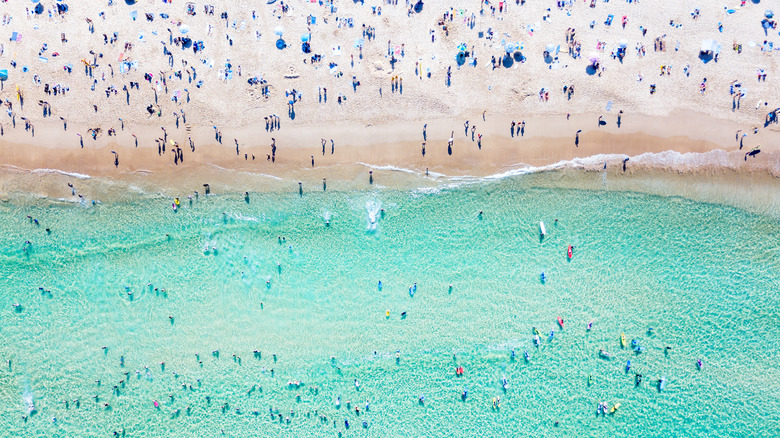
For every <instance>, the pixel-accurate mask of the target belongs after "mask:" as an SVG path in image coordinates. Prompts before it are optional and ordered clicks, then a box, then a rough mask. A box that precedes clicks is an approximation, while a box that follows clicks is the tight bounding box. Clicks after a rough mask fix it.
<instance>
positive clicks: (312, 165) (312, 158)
mask: <svg viewBox="0 0 780 438" xmlns="http://www.w3.org/2000/svg"><path fill="white" fill-rule="evenodd" d="M311 167H314V155H312V156H311Z"/></svg>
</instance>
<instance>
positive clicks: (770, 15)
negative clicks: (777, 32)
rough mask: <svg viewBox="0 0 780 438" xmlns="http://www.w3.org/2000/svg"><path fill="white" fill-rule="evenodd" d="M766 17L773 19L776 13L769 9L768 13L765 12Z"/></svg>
mask: <svg viewBox="0 0 780 438" xmlns="http://www.w3.org/2000/svg"><path fill="white" fill-rule="evenodd" d="M764 16H765V17H766V18H772V17H774V16H775V13H774V12H772V10H771V9H767V10H766V11H764Z"/></svg>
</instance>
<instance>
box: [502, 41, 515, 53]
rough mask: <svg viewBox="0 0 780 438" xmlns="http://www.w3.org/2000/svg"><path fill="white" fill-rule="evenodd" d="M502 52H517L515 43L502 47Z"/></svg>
mask: <svg viewBox="0 0 780 438" xmlns="http://www.w3.org/2000/svg"><path fill="white" fill-rule="evenodd" d="M504 50H506V53H512V52H514V51H515V50H517V43H508V44H507V45H506V46H504Z"/></svg>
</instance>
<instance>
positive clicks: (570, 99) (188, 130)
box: [0, 0, 780, 185]
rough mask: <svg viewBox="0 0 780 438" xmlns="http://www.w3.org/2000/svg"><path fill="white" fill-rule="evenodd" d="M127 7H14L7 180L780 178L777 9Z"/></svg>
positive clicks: (707, 5) (6, 48)
mask: <svg viewBox="0 0 780 438" xmlns="http://www.w3.org/2000/svg"><path fill="white" fill-rule="evenodd" d="M109 3H110V5H108V6H107V5H103V4H101V5H96V4H92V3H88V2H85V1H78V0H76V1H72V2H67V6H66V8H65V9H67V10H66V11H63V8H62V7H61V6H60V9H59V12H58V9H57V4H55V3H50V4H47V3H46V2H42V3H30V4H26V3H24V2H17V3H15V4H8V5H7V7H6V9H5V10H4V16H3V26H2V27H1V28H0V31H2V33H3V43H2V45H3V46H2V47H3V49H2V56H0V68H3V69H6V68H7V69H8V79H7V80H6V81H3V91H2V93H0V97H2V98H3V100H4V101H5V103H6V110H7V111H6V113H7V114H6V115H4V116H3V117H2V126H3V128H4V129H3V131H4V132H3V134H4V135H3V137H2V138H1V139H0V163H2V164H5V165H8V166H12V168H19V169H27V170H34V169H59V170H62V171H65V172H74V173H81V174H88V175H92V176H110V177H114V178H123V177H125V176H127V175H137V174H138V173H139V172H140V173H142V174H151V173H154V174H156V175H159V176H158V181H165V180H166V178H168V176H174V175H176V174H177V173H179V172H174V170H175V169H177V168H182V169H186V172H187V173H188V174H195V175H197V174H198V173H199V172H203V171H204V166H217V167H219V168H225V169H239V170H246V171H250V172H256V173H262V174H267V175H272V176H276V177H280V178H282V179H283V180H285V181H295V180H304V181H309V182H313V181H318V180H319V179H321V178H330V179H331V180H338V179H340V178H346V179H349V178H352V177H354V176H353V175H352V173H353V171H352V170H346V169H347V168H349V167H350V166H355V165H359V166H367V167H371V166H373V167H376V168H400V169H409V170H412V171H415V172H420V173H422V172H425V170H426V169H428V170H429V171H430V172H436V173H440V174H446V175H455V176H457V175H461V176H462V175H474V176H486V175H494V174H497V173H501V172H505V171H509V170H512V169H518V168H524V167H526V168H527V167H543V166H548V165H553V164H555V163H560V162H564V161H570V160H573V159H586V158H588V157H593V156H600V155H607V159H605V160H603V161H606V164H607V165H608V166H617V167H621V166H622V165H623V160H624V157H625V158H629V157H637V156H639V155H641V154H645V153H654V154H661V153H663V152H666V151H676V152H679V153H683V154H686V153H697V154H701V153H707V152H711V151H725V152H726V154H724V155H718V158H717V159H711V155H710V156H708V155H702V156H700V157H698V158H694V157H692V156H691V155H687V158H688V159H687V160H684V161H685V162H682V161H680V160H676V161H675V160H669V159H665V158H664V157H666V156H665V155H662V154H661V155H657V157H658V160H657V161H655V162H653V161H652V160H645V161H644V163H643V164H644V165H643V166H640V167H639V169H642V168H648V167H655V168H657V169H666V170H671V171H689V170H701V169H702V168H703V167H706V166H710V167H713V168H719V167H724V168H727V169H728V170H729V171H748V172H764V173H766V174H768V175H772V176H775V177H776V176H778V175H780V171H779V170H778V167H779V166H780V164H779V161H778V157H780V155H779V151H780V146H778V142H777V138H778V131H779V130H780V125H778V124H777V123H774V122H773V121H772V120H771V119H770V118H769V117H770V115H769V114H770V113H771V112H772V111H775V109H776V108H777V107H778V105H780V90H778V88H777V87H773V86H772V85H771V84H772V81H773V80H774V78H775V76H774V74H775V73H776V72H777V69H778V58H777V55H778V49H780V44H778V47H777V48H772V47H770V45H769V44H768V43H771V42H774V41H776V42H778V43H780V41H777V29H773V28H771V23H774V21H772V20H774V19H773V18H769V17H765V15H766V12H767V11H766V8H765V7H764V5H763V4H759V3H758V2H755V3H754V2H752V1H749V2H747V3H746V4H744V5H741V4H740V3H741V2H739V1H735V2H733V3H734V5H730V6H729V7H728V8H726V9H722V5H720V4H718V3H716V2H714V1H707V2H704V3H703V4H701V5H699V6H698V7H697V8H693V7H688V6H685V5H664V8H663V10H661V11H658V10H657V6H656V5H654V4H652V3H648V2H642V3H641V4H640V3H638V2H618V1H614V2H610V3H607V2H602V1H598V2H594V3H593V5H594V6H593V7H591V3H590V2H588V1H586V2H568V1H564V2H557V3H558V6H559V7H557V8H555V7H552V8H550V9H549V10H548V9H547V6H548V5H546V4H545V5H542V4H536V3H533V2H522V4H521V3H520V2H500V3H480V2H472V3H470V4H468V5H462V6H463V7H462V8H457V9H452V8H451V7H450V5H448V4H446V3H444V2H438V1H431V2H425V3H424V4H422V3H417V4H415V3H413V2H412V3H399V4H396V3H397V2H382V3H381V4H380V3H379V2H376V4H373V3H372V4H363V3H362V2H357V3H352V2H345V3H343V4H341V3H339V2H335V3H332V4H331V3H322V4H321V3H300V4H298V3H296V4H292V5H290V4H283V3H275V2H274V3H271V4H262V5H252V4H250V3H247V2H231V3H229V4H227V5H225V6H219V5H217V7H216V8H214V7H211V6H210V5H209V4H208V3H192V8H190V3H187V4H185V3H176V4H173V3H165V2H137V3H136V2H133V1H129V2H125V1H114V2H109ZM38 5H42V7H43V9H42V10H41V11H40V13H36V9H35V8H36V7H38V8H40V6H38ZM732 6H733V8H732ZM212 10H213V11H214V12H213V15H212V14H211V11H212ZM659 12H660V13H659ZM610 17H612V18H610ZM623 17H625V19H624V18H623ZM762 20H764V22H767V23H769V24H767V27H768V28H767V32H766V34H767V35H766V36H765V35H764V29H763V27H762ZM721 25H722V27H720V26H721ZM19 35H21V37H19ZM773 35H774V36H773ZM278 40H283V41H284V45H285V47H284V48H283V49H279V48H277V42H278ZM304 40H305V41H304ZM388 40H389V41H388ZM706 40H715V41H716V42H717V44H719V45H720V47H719V48H716V50H715V51H714V52H709V53H703V52H702V49H703V48H705V47H704V45H706V44H704V42H705V41H706ZM198 42H201V43H202V44H203V49H202V50H198V51H197V52H195V51H194V50H193V47H199V46H198ZM303 44H308V46H307V47H304V46H303ZM662 44H663V45H662ZM621 48H622V51H621ZM304 50H308V53H305V52H304ZM715 52H717V53H715ZM459 54H460V55H459ZM465 55H468V56H465ZM70 66H72V67H71V69H70V72H69V71H68V67H70ZM659 72H660V73H659ZM762 74H764V75H765V76H763V77H762V76H761V75H762ZM767 77H768V78H769V82H767V81H766V79H765V78H767ZM704 78H706V81H703V79H704ZM703 82H704V83H705V90H704V91H702V87H701V84H702V83H703ZM135 83H137V84H138V86H134V85H133V84H135ZM358 83H359V85H358ZM57 86H59V88H58V89H59V90H67V91H66V92H64V94H63V91H59V92H58V94H56V95H54V94H53V90H54V88H55V87H57ZM564 87H566V88H564ZM651 89H653V90H654V92H653V93H651V92H650V91H651ZM564 90H566V91H564ZM575 90H576V91H575ZM572 91H573V92H572ZM20 99H23V102H22V101H21V100H20ZM737 103H739V107H738V108H737V107H736V106H737ZM774 114H776V112H775V113H774ZM272 115H275V117H272V118H275V119H276V120H278V127H276V126H275V125H272V126H270V127H269V125H268V118H269V117H270V116H272ZM618 119H620V125H618ZM600 120H601V121H603V122H600ZM774 120H776V119H774ZM467 123H468V124H469V125H468V127H466V124H467ZM521 123H523V132H522V133H520V124H521ZM14 125H15V127H14ZM515 127H516V129H515ZM65 128H67V129H65ZM423 131H425V134H424V133H423ZM109 132H110V134H111V135H109ZM451 133H454V136H453V146H452V153H451V154H449V153H448V150H447V145H448V139H449V137H450V134H451ZM272 139H275V140H272ZM218 140H221V141H218ZM274 141H275V145H276V146H277V150H276V151H275V153H273V155H274V156H273V157H271V155H272V148H271V146H270V145H271V144H272V143H273V142H274ZM423 143H425V146H424V147H425V155H423V153H422V149H423ZM755 150H760V151H761V152H760V153H755V154H754V156H749V157H748V156H746V154H747V153H748V152H750V151H755ZM174 151H175V152H174ZM114 152H116V154H115V153H114ZM708 157H710V158H708ZM271 158H273V162H271ZM747 158H749V159H747ZM312 160H313V163H312ZM590 161H592V162H594V163H595V162H596V161H597V160H596V159H593V160H590ZM636 162H637V161H636V160H635V161H634V162H631V161H630V160H629V162H628V163H627V167H626V171H637V170H638V169H637V168H636V167H635V166H634V164H635V163H636ZM593 166H596V165H595V164H593ZM632 168H633V169H632ZM355 172H356V171H355ZM204 176H205V174H204ZM168 179H170V182H171V183H172V184H173V185H175V183H176V180H177V178H175V177H173V178H168ZM166 185H168V184H166Z"/></svg>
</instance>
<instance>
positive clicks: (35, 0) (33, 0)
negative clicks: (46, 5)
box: [32, 0, 41, 3]
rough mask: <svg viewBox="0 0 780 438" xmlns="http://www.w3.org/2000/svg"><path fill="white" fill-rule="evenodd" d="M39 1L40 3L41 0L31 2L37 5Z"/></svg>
mask: <svg viewBox="0 0 780 438" xmlns="http://www.w3.org/2000/svg"><path fill="white" fill-rule="evenodd" d="M40 1H41V0H32V2H33V3H38V2H40Z"/></svg>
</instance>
